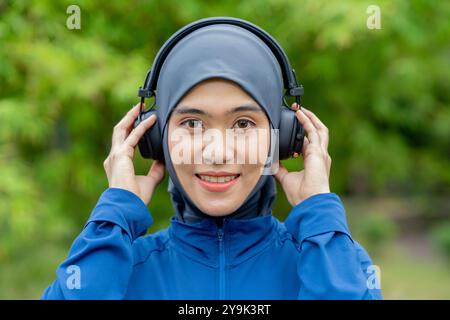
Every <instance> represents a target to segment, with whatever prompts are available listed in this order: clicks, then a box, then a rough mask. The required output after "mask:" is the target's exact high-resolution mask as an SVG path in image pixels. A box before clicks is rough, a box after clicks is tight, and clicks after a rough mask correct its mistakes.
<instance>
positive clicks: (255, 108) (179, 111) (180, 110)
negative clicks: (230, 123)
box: [174, 104, 263, 117]
mask: <svg viewBox="0 0 450 320" xmlns="http://www.w3.org/2000/svg"><path fill="white" fill-rule="evenodd" d="M248 111H250V112H263V111H262V110H261V108H260V107H258V106H255V105H252V104H248V105H242V106H238V107H235V108H233V109H231V110H229V111H227V114H233V113H238V112H248ZM174 113H176V114H200V115H204V116H207V117H212V115H211V114H210V113H208V112H206V111H203V110H201V109H197V108H195V107H191V106H182V107H180V108H176V109H175V110H174Z"/></svg>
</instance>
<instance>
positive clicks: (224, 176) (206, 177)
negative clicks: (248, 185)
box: [195, 172, 241, 192]
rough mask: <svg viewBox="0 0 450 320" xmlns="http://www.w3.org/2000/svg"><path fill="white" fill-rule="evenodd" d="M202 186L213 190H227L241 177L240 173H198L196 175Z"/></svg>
mask: <svg viewBox="0 0 450 320" xmlns="http://www.w3.org/2000/svg"><path fill="white" fill-rule="evenodd" d="M195 176H196V177H197V181H198V182H199V184H200V186H202V187H203V188H204V189H206V190H208V191H212V192H220V191H226V190H228V189H229V188H231V187H232V186H233V185H234V184H235V183H236V182H237V181H238V180H239V178H240V176H241V175H240V174H233V173H226V172H214V173H209V172H208V173H197V174H196V175H195Z"/></svg>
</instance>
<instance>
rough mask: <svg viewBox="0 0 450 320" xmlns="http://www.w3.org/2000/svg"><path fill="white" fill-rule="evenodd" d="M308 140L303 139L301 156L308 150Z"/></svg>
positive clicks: (306, 138)
mask: <svg viewBox="0 0 450 320" xmlns="http://www.w3.org/2000/svg"><path fill="white" fill-rule="evenodd" d="M308 145H309V140H308V137H306V136H305V139H303V146H302V156H304V155H305V152H306V148H308Z"/></svg>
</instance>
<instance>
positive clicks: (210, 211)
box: [198, 202, 239, 217]
mask: <svg viewBox="0 0 450 320" xmlns="http://www.w3.org/2000/svg"><path fill="white" fill-rule="evenodd" d="M238 207H239V206H236V205H232V204H230V203H229V202H228V203H217V202H216V203H214V202H210V203H208V205H207V206H198V208H199V209H200V210H201V211H202V212H203V213H205V214H207V215H209V216H211V217H223V216H227V215H229V214H231V213H233V212H234V211H235V210H236V209H238Z"/></svg>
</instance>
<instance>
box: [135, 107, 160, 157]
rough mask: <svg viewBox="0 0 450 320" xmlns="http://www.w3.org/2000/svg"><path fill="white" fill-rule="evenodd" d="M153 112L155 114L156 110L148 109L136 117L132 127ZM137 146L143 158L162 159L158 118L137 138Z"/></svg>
mask: <svg viewBox="0 0 450 320" xmlns="http://www.w3.org/2000/svg"><path fill="white" fill-rule="evenodd" d="M153 114H156V110H148V111H146V112H144V113H143V114H142V116H141V117H140V118H139V117H138V118H137V119H136V121H135V122H134V128H136V127H137V126H138V125H139V123H141V122H142V121H144V120H145V119H147V118H149V117H150V116H151V115H153ZM138 146H139V152H140V153H141V155H142V157H143V158H145V159H154V160H161V161H164V153H163V150H162V137H161V130H159V123H158V120H156V122H155V123H154V124H153V126H152V127H151V128H150V129H148V130H147V131H146V132H145V133H144V135H143V136H142V137H141V139H140V140H139V143H138Z"/></svg>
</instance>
